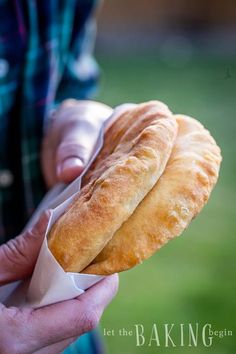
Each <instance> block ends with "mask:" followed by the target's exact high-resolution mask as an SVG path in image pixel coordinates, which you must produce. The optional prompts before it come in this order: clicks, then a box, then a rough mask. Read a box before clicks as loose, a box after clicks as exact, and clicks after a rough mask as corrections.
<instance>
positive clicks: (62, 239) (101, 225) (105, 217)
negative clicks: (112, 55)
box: [48, 101, 177, 272]
mask: <svg viewBox="0 0 236 354" xmlns="http://www.w3.org/2000/svg"><path fill="white" fill-rule="evenodd" d="M127 124H128V125H129V128H128V127H127ZM123 125H124V126H125V128H123ZM114 126H116V128H114ZM176 132H177V124H176V122H175V120H174V119H173V117H172V116H171V113H170V111H169V110H168V109H167V107H166V106H165V105H164V104H161V103H159V102H155V101H154V102H149V103H146V104H141V105H138V106H137V107H136V108H135V109H132V110H130V111H128V112H126V113H124V114H123V115H122V116H121V117H120V126H119V118H118V120H117V121H116V122H115V123H113V125H112V126H111V127H110V129H109V134H108V133H107V135H106V139H105V144H104V148H103V149H102V151H101V154H100V155H99V156H100V157H99V156H98V158H97V163H96V162H95V164H94V166H96V164H97V166H96V170H94V173H93V174H91V175H89V174H88V176H87V177H85V181H86V182H87V183H88V182H89V183H88V184H87V185H85V186H84V187H83V188H82V190H81V192H80V193H79V196H78V197H76V199H75V200H74V201H73V203H72V205H71V206H70V207H69V209H68V210H67V211H66V212H65V213H64V214H63V215H62V216H61V217H60V218H59V220H58V221H57V222H56V223H55V224H54V225H53V227H52V230H51V231H50V234H49V237H48V245H49V249H50V250H51V252H52V254H53V255H54V256H55V258H56V259H57V261H58V262H59V263H60V264H61V266H62V267H63V268H64V270H65V271H70V272H80V271H81V270H82V269H84V268H85V267H86V266H87V265H88V264H89V263H91V261H92V260H93V259H94V258H95V257H96V256H97V255H98V254H99V253H100V252H101V250H102V249H103V248H104V247H105V245H106V244H107V242H108V241H109V240H110V239H111V238H112V236H113V235H114V233H115V232H116V230H118V229H119V228H120V226H121V225H122V223H123V222H124V221H125V220H127V219H128V217H129V216H130V215H131V214H132V213H133V212H134V210H135V208H136V207H137V205H138V204H139V203H140V202H141V201H142V199H143V198H144V197H145V195H146V194H147V193H148V192H149V191H150V189H151V188H152V187H153V186H154V184H155V183H156V182H157V180H158V178H159V176H160V175H161V174H162V172H163V170H164V168H165V165H166V163H167V161H168V158H169V156H170V153H171V150H172V147H173V142H174V140H175V137H176ZM114 142H115V144H114ZM104 151H105V152H104ZM101 156H102V160H101ZM105 156H106V157H105Z"/></svg>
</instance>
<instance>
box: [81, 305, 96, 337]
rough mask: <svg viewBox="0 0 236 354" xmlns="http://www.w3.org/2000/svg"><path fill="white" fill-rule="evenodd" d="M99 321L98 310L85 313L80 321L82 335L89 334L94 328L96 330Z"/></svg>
mask: <svg viewBox="0 0 236 354" xmlns="http://www.w3.org/2000/svg"><path fill="white" fill-rule="evenodd" d="M99 320H100V314H99V312H98V310H96V309H91V310H89V311H86V312H85V313H84V316H83V318H82V321H81V323H82V331H83V333H85V332H89V331H91V330H93V329H94V328H96V327H97V325H98V323H99Z"/></svg>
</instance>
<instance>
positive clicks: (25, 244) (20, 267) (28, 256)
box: [0, 211, 51, 285]
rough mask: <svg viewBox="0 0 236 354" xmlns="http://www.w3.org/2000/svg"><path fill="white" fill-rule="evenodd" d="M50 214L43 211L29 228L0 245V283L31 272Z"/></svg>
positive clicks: (22, 276) (25, 275) (17, 278)
mask: <svg viewBox="0 0 236 354" xmlns="http://www.w3.org/2000/svg"><path fill="white" fill-rule="evenodd" d="M50 214H51V213H50V211H46V212H44V213H43V214H42V215H41V216H40V218H39V220H38V221H37V222H36V224H35V225H34V226H33V228H32V229H31V230H29V231H27V232H25V233H23V234H21V235H19V236H17V237H16V238H14V239H12V240H10V241H8V242H7V243H5V244H4V245H2V246H1V247H0V265H1V270H0V285H3V284H6V283H9V282H12V281H16V280H21V279H24V278H26V277H28V276H29V275H31V274H32V272H33V269H34V266H35V263H36V260H37V257H38V254H39V251H40V247H41V245H42V242H43V238H44V234H45V232H46V227H47V224H48V221H49V218H50Z"/></svg>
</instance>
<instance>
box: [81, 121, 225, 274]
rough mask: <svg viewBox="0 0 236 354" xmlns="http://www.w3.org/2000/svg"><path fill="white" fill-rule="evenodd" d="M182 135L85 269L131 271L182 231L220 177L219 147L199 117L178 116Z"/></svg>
mask: <svg viewBox="0 0 236 354" xmlns="http://www.w3.org/2000/svg"><path fill="white" fill-rule="evenodd" d="M175 118H176V120H177V123H178V127H179V128H178V136H177V140H176V143H175V145H174V148H173V151H172V153H171V156H170V159H169V161H168V164H167V166H166V168H165V171H164V173H163V174H162V176H161V177H160V179H159V180H158V182H157V183H156V184H155V186H154V187H153V188H152V190H151V191H150V192H149V193H148V194H147V195H146V197H145V198H144V199H143V201H142V202H141V203H140V204H139V205H138V207H137V208H136V209H135V211H134V212H133V214H132V215H131V216H130V217H129V219H128V220H127V221H126V222H125V223H124V224H123V225H122V226H121V227H120V228H119V229H118V230H117V231H116V233H115V234H114V236H113V238H112V239H111V240H110V241H109V243H108V244H107V245H106V246H105V247H104V249H103V250H102V251H101V252H100V254H99V255H98V256H97V257H96V258H95V259H94V260H93V262H92V263H91V264H90V265H89V266H88V267H87V268H86V269H84V270H83V273H87V274H89V273H91V274H112V273H115V272H121V271H124V270H127V269H129V268H131V267H133V266H135V265H136V264H138V263H140V262H142V261H143V260H144V259H146V258H148V257H150V256H151V255H152V254H153V253H154V252H155V251H157V250H158V249H159V248H160V247H161V246H163V245H164V244H165V243H166V242H168V241H169V240H170V239H172V238H174V237H176V236H178V235H180V234H181V233H182V232H183V231H184V229H185V228H186V227H187V226H188V225H189V223H190V221H191V220H192V219H193V218H194V217H195V216H196V215H197V214H198V213H199V212H200V210H201V209H202V207H203V206H204V205H205V204H206V202H207V200H208V198H209V196H210V193H211V191H212V189H213V187H214V185H215V183H216V181H217V178H218V173H219V167H220V162H221V154H220V149H219V147H218V146H217V145H216V143H215V141H214V139H213V138H212V137H211V135H210V134H209V132H208V131H207V130H206V129H205V128H204V127H203V126H202V125H201V124H200V123H199V122H198V121H196V120H195V119H193V118H190V117H187V116H183V115H176V116H175Z"/></svg>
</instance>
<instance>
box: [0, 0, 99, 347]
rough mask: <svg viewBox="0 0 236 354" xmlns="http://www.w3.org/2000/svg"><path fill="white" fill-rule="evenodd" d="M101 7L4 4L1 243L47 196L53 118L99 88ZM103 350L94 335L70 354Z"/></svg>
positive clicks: (0, 24)
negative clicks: (45, 153)
mask: <svg viewBox="0 0 236 354" xmlns="http://www.w3.org/2000/svg"><path fill="white" fill-rule="evenodd" d="M95 2H96V1H94V0H0V245H1V244H2V243H4V242H6V241H7V240H9V239H10V238H12V237H15V236H16V235H17V234H19V233H20V231H21V230H22V228H23V227H24V225H25V223H26V222H27V220H28V218H29V217H30V216H31V214H32V213H33V211H34V209H35V208H36V206H37V205H38V203H39V202H40V200H41V199H42V197H43V195H44V194H45V192H46V186H45V184H44V181H43V177H42V174H41V169H40V147H41V141H42V136H43V131H44V126H45V125H46V121H47V119H48V117H49V112H50V111H51V109H52V108H54V107H55V106H56V105H57V104H59V103H60V102H61V101H62V100H64V99H66V98H70V97H74V98H78V99H86V98H90V97H91V95H92V94H93V92H94V90H95V88H96V82H97V77H98V68H97V65H96V63H95V61H94V59H93V57H92V50H93V37H94V29H95V28H94V22H93V10H94V7H95ZM99 343H100V344H99ZM101 348H102V347H101V342H100V341H99V340H98V338H97V336H96V332H91V333H88V334H86V335H83V336H82V337H81V338H80V339H79V340H78V341H76V342H75V343H73V345H72V346H70V347H69V348H68V349H67V350H66V352H65V353H67V354H72V353H77V354H78V353H80V354H84V353H86V354H89V353H102V352H103V350H102V349H101Z"/></svg>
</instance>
